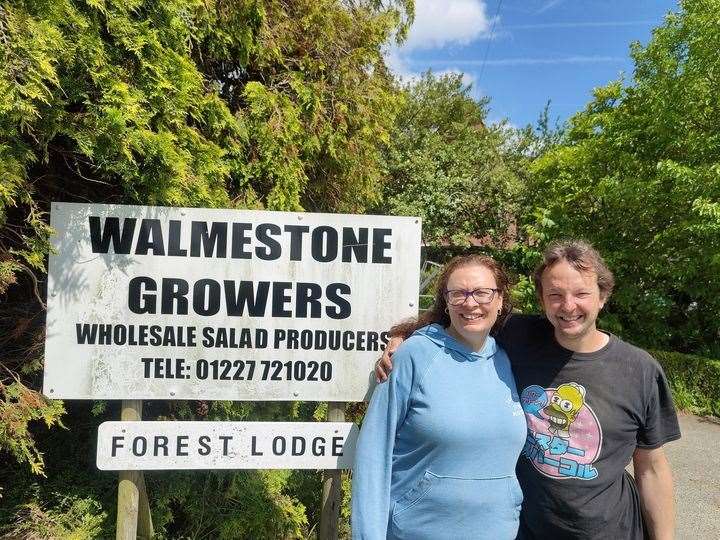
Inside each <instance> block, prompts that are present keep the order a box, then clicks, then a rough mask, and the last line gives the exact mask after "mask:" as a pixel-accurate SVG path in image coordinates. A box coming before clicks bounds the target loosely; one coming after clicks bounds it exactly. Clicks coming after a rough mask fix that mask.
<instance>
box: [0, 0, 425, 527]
mask: <svg viewBox="0 0 720 540" xmlns="http://www.w3.org/2000/svg"><path fill="white" fill-rule="evenodd" d="M412 15H413V2H412V0H391V1H390V2H385V1H379V0H353V1H340V0H300V1H296V2H282V1H279V0H238V1H224V0H209V1H199V0H167V1H162V2H161V1H157V0H123V1H119V0H26V1H22V0H7V1H4V2H2V4H0V42H1V43H2V47H0V296H2V303H1V304H0V364H1V366H0V449H1V450H2V451H3V456H4V458H5V459H8V458H9V459H13V460H16V461H19V462H21V463H28V464H30V469H31V470H32V471H33V472H34V473H40V474H43V473H44V474H47V475H48V480H47V481H46V482H42V483H40V484H38V486H37V489H29V488H28V489H25V488H26V487H28V486H31V485H32V482H33V480H32V478H25V477H24V476H23V472H22V470H20V471H19V472H18V474H17V475H15V476H14V479H13V483H12V488H13V497H14V499H13V501H14V502H15V503H18V502H23V501H27V500H29V499H28V498H31V499H33V503H34V504H35V506H34V507H33V508H39V509H40V510H41V511H38V512H36V515H38V516H43V515H44V516H51V515H52V509H51V508H50V509H49V508H48V504H54V505H55V506H56V507H58V508H60V507H63V508H80V507H82V508H94V506H93V504H91V503H89V502H88V498H87V497H88V496H89V497H91V499H92V497H95V499H96V500H98V501H100V500H101V499H102V497H103V496H104V495H105V494H106V490H105V491H103V490H104V488H101V487H99V484H97V483H96V484H94V485H95V488H96V491H95V492H93V491H92V486H93V484H92V480H91V479H85V481H79V480H78V481H77V482H75V483H67V484H64V485H65V486H66V489H68V488H67V486H70V485H75V486H79V485H80V484H83V485H86V486H88V490H89V491H88V492H86V493H84V494H83V496H82V497H80V498H78V499H77V500H75V499H73V500H70V501H65V502H64V503H62V504H56V503H51V499H52V497H50V496H49V495H48V493H49V490H50V489H51V487H50V486H55V489H58V486H60V485H63V484H62V482H59V481H58V478H60V477H61V476H62V475H65V474H69V472H68V471H67V470H65V471H61V470H60V469H61V468H62V463H57V462H52V463H51V462H50V461H49V458H48V459H45V460H44V459H43V455H42V453H43V452H45V453H46V457H48V456H50V455H54V454H53V452H51V451H50V450H52V449H54V448H55V447H54V446H53V445H54V444H56V443H55V442H54V441H55V439H54V438H56V437H60V434H58V433H57V430H51V431H50V432H46V431H45V430H43V429H41V428H39V427H38V426H37V424H33V422H36V421H44V422H45V423H46V424H47V426H53V425H56V424H57V423H58V422H59V421H60V419H61V418H62V415H63V411H64V408H63V404H62V403H61V402H49V401H47V400H45V399H44V398H43V397H42V396H41V395H40V394H39V392H38V389H39V386H40V375H41V368H42V343H43V338H44V320H43V319H44V316H43V315H44V282H45V260H46V256H47V254H48V252H49V249H50V237H51V234H52V231H51V229H50V228H49V226H48V220H47V217H48V215H47V214H48V212H49V208H50V202H51V201H53V200H63V201H78V202H103V203H136V204H152V205H168V206H204V207H235V208H266V209H273V210H303V209H307V210H323V211H355V212H362V211H363V210H364V209H365V208H366V207H367V206H368V205H370V204H374V203H376V201H377V200H378V198H379V194H380V183H381V181H382V178H383V170H382V168H381V162H380V149H379V144H380V142H382V141H387V140H389V136H390V131H391V129H392V127H393V120H394V116H395V112H396V110H397V108H398V105H399V103H400V95H399V93H398V91H397V90H396V88H395V86H394V83H393V80H392V78H391V77H390V76H389V75H388V73H387V70H386V67H385V64H384V61H383V56H382V47H383V46H384V45H385V44H387V43H388V42H389V41H390V40H392V39H402V37H403V36H404V34H405V32H406V30H407V26H408V24H409V23H410V22H411V20H412ZM101 409H102V407H97V408H96V410H101ZM109 410H110V411H111V412H115V411H114V410H113V409H112V407H111V408H110V409H109ZM199 410H202V411H203V414H199V413H198V411H199ZM312 412H313V410H312V408H310V409H308V410H306V409H303V408H298V407H297V406H294V405H289V404H287V405H286V404H273V405H271V406H270V405H268V406H265V405H257V406H255V405H253V404H224V405H220V404H213V406H211V407H210V408H209V409H208V408H207V407H205V408H198V407H197V406H196V404H177V405H171V406H169V407H168V406H167V405H165V406H163V407H159V409H158V410H154V411H153V414H154V416H156V417H157V416H158V415H164V416H166V417H198V416H200V417H203V418H205V417H209V418H217V417H225V418H235V419H247V418H252V419H255V418H259V417H265V418H280V417H283V418H288V417H292V415H295V417H298V416H297V415H299V414H301V413H302V414H305V415H311V414H312ZM79 416H82V414H81V412H79V410H76V409H75V408H73V410H72V414H70V415H67V416H66V417H65V423H66V425H68V427H69V428H70V429H71V431H70V441H72V440H73V439H72V437H78V438H79V437H84V436H88V435H87V433H85V432H83V431H82V430H81V429H80V428H78V427H77V425H76V424H75V423H74V422H73V419H74V418H75V417H79ZM97 421H98V420H97V419H95V420H90V422H91V423H92V425H93V426H94V425H95V423H97ZM33 426H34V427H33ZM31 428H32V429H31ZM33 431H34V432H36V433H38V434H40V436H41V438H40V439H35V438H33V436H32V433H33ZM63 440H64V441H65V443H66V444H68V439H66V438H64V439H63ZM69 444H70V445H71V446H73V442H70V443H69ZM76 444H77V442H76V443H75V445H76ZM66 447H67V446H66ZM75 465H76V464H75V463H73V464H71V466H75ZM88 466H89V467H90V469H89V470H90V471H92V468H93V466H92V464H88ZM48 467H50V468H51V469H52V470H50V469H49V468H48ZM94 474H96V473H94ZM230 477H231V478H230V479H229V480H228V478H227V477H223V480H222V481H223V482H226V484H223V486H225V487H222V488H221V489H213V490H211V491H210V494H209V495H208V499H207V500H206V501H205V502H206V503H207V505H208V506H210V507H212V506H213V505H214V507H215V508H218V509H219V508H225V507H226V505H227V501H228V500H230V499H233V500H234V499H239V498H242V497H247V498H248V500H250V499H251V498H252V497H256V499H255V500H256V501H258V504H257V506H256V508H258V509H259V511H264V512H265V513H264V514H263V516H264V519H265V521H264V522H265V523H267V527H268V528H267V529H263V530H261V531H260V530H258V531H257V532H256V533H253V532H252V531H251V530H250V529H247V530H243V531H244V532H242V533H241V534H242V535H243V536H246V537H253V538H257V537H263V536H265V537H274V536H277V535H285V536H297V535H298V534H300V532H301V531H306V530H307V529H308V528H309V527H311V526H312V524H311V523H308V520H307V517H306V514H305V511H304V509H303V505H302V504H301V502H299V500H298V497H301V495H298V494H297V492H295V493H289V492H287V490H286V489H285V487H283V486H285V485H286V484H287V481H288V480H287V478H285V477H284V476H283V475H282V474H281V473H267V474H260V473H257V474H254V473H250V474H245V475H240V476H237V477H236V476H233V475H230ZM218 478H219V477H216V476H214V475H213V474H212V473H210V474H208V475H206V476H202V475H197V476H196V477H194V480H193V481H192V482H190V481H188V480H187V479H185V480H183V479H182V478H180V479H179V480H177V482H176V483H174V484H173V485H172V486H170V485H168V486H166V487H167V490H168V491H167V493H168V495H167V496H165V495H163V493H158V491H159V490H160V484H157V485H156V486H157V487H158V491H156V492H155V495H157V496H158V497H159V498H160V499H162V501H160V500H156V501H155V502H157V503H158V504H159V505H160V506H159V507H160V508H163V509H165V510H166V513H165V514H164V515H163V516H157V518H158V523H160V524H168V527H170V528H172V526H173V525H172V524H173V523H180V522H181V521H182V519H180V517H179V515H180V514H181V512H180V511H179V510H178V508H180V507H181V503H182V501H183V500H184V499H183V495H182V493H186V494H187V495H186V496H187V497H190V494H191V495H192V496H193V497H194V496H195V495H196V493H197V492H198V491H197V489H200V488H203V489H204V486H207V485H213V486H215V485H219V484H218V482H220V480H219V479H218ZM165 480H167V481H168V483H173V482H174V480H173V478H171V477H168V478H166V479H165ZM193 482H197V485H195V484H193ZM213 482H216V484H213ZM23 486H24V487H23ZM7 489H10V488H9V487H7V486H6V490H7ZM59 489H62V488H59ZM173 494H175V495H173ZM151 496H153V494H152V493H151ZM7 497H8V499H10V494H9V493H8V494H7ZM172 497H174V499H173V498H172ZM63 505H64V506H63ZM25 508H26V509H27V508H28V507H25ZM105 510H109V520H112V513H113V512H114V509H112V508H107V507H106V508H105ZM24 511H25V510H24ZM185 511H186V512H190V513H192V512H195V511H199V510H198V509H197V508H196V507H193V506H188V508H187V509H186V510H185ZM0 515H1V516H0V520H1V519H4V518H6V517H7V516H6V515H2V512H0ZM225 518H226V519H227V520H229V519H230V517H229V516H227V515H225ZM261 518H262V516H260V517H258V519H261ZM47 519H51V517H48V518H47ZM222 519H223V516H222V515H221V513H220V512H215V513H212V519H205V520H204V521H203V520H200V521H197V520H192V519H191V520H190V521H192V522H193V523H195V524H196V525H195V526H197V523H203V524H204V527H205V528H204V529H203V530H200V531H198V530H194V529H193V531H192V532H193V534H194V535H195V536H196V537H201V536H202V535H211V536H212V535H213V534H215V536H214V537H217V534H216V533H217V530H220V529H222V527H225V526H226V525H227V523H225V524H223V523H221V522H219V521H218V520H222ZM228 523H229V521H228ZM95 525H96V523H95V522H93V527H95ZM174 526H175V529H173V534H174V535H176V536H183V535H185V534H189V531H190V529H188V528H186V529H183V528H182V527H181V526H180V525H177V524H176V525H174ZM170 528H169V529H168V530H170ZM271 529H272V530H271ZM212 531H215V533H213V532H212ZM23 532H24V533H25V532H27V531H23ZM228 534H229V533H228ZM238 534H240V533H238ZM226 536H227V535H226Z"/></svg>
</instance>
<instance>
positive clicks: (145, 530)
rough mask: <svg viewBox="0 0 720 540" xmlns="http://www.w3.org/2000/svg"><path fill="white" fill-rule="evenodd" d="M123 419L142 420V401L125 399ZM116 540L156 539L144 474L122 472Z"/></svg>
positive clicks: (122, 410)
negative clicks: (154, 537)
mask: <svg viewBox="0 0 720 540" xmlns="http://www.w3.org/2000/svg"><path fill="white" fill-rule="evenodd" d="M120 420H122V421H126V422H138V421H141V420H142V401H141V400H139V399H131V400H124V401H123V402H122V409H121V412H120ZM119 477H120V481H119V483H118V508H117V529H116V535H115V538H116V540H135V539H136V538H140V539H147V540H149V539H151V538H152V537H153V536H154V532H153V526H152V516H151V515H150V503H149V502H148V497H147V489H146V487H145V477H144V475H143V472H142V471H120V474H119Z"/></svg>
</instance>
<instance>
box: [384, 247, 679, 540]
mask: <svg viewBox="0 0 720 540" xmlns="http://www.w3.org/2000/svg"><path fill="white" fill-rule="evenodd" d="M534 282H535V287H536V290H537V293H538V298H539V300H540V304H541V305H542V307H543V310H544V312H545V318H540V317H535V316H522V315H513V316H511V317H510V319H509V320H508V322H507V323H506V325H505V327H504V328H503V329H502V330H501V332H500V334H499V335H498V336H497V339H498V342H499V343H500V344H501V345H502V346H503V348H504V349H505V350H506V352H507V353H508V355H509V357H510V360H511V364H512V368H513V372H514V374H515V378H516V379H517V387H518V390H519V391H520V400H521V404H522V407H523V410H524V411H525V417H526V420H527V424H528V435H527V441H526V444H525V448H524V449H523V455H522V456H521V457H520V460H519V461H518V465H517V475H518V479H519V481H520V485H521V487H522V490H523V494H524V502H523V510H522V514H521V518H520V532H519V533H518V538H521V539H545V538H548V539H552V540H563V539H580V538H582V539H605V538H607V539H630V540H636V539H637V540H641V539H643V538H648V537H650V538H653V539H661V540H664V539H671V538H673V534H674V526H675V514H674V503H673V483H672V473H671V470H670V466H669V464H668V462H667V459H666V457H665V454H664V451H663V449H662V445H663V444H665V443H666V442H669V441H672V440H675V439H678V438H679V437H680V430H679V427H678V422H677V416H676V414H675V410H674V407H673V404H672V398H671V396H670V392H669V389H668V386H667V382H666V380H665V375H664V374H663V371H662V368H661V367H660V366H659V364H658V363H657V362H656V361H655V360H654V359H653V358H652V357H651V356H650V355H649V354H647V353H646V352H645V351H643V350H641V349H638V348H636V347H634V346H632V345H630V344H628V343H625V342H624V341H622V340H621V339H619V338H617V337H616V336H614V335H611V334H608V333H606V332H603V331H601V330H598V328H597V326H596V321H597V317H598V314H599V312H600V310H601V309H602V308H603V306H604V305H605V303H606V302H607V300H608V298H609V297H610V295H611V294H612V289H613V286H614V281H613V276H612V273H611V272H610V270H609V269H608V268H607V266H606V265H605V263H604V261H603V260H602V257H600V255H599V254H598V252H597V251H596V250H595V249H594V248H593V247H592V246H590V245H589V244H587V243H586V242H582V241H575V240H572V241H565V242H558V243H555V244H552V245H550V246H549V247H548V249H547V250H546V251H545V253H544V259H543V262H542V263H541V264H540V266H539V267H538V269H537V270H536V272H535V275H534ZM403 337H407V336H403ZM399 342H400V340H399V339H393V341H392V342H391V343H390V345H389V347H388V350H387V351H386V353H385V354H384V356H383V358H381V359H380V360H379V361H378V367H377V370H376V373H377V375H378V378H379V379H384V377H385V375H386V373H387V372H388V371H389V369H391V367H392V363H391V361H390V354H391V351H392V350H394V348H396V347H397V345H398V344H399ZM630 459H632V462H633V467H634V474H635V479H634V480H633V478H632V477H631V476H630V475H628V474H627V473H626V472H625V466H626V465H627V464H628V463H629V462H630Z"/></svg>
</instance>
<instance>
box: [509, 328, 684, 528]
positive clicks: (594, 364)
mask: <svg viewBox="0 0 720 540" xmlns="http://www.w3.org/2000/svg"><path fill="white" fill-rule="evenodd" d="M498 342H500V343H501V345H502V346H503V347H504V348H505V350H506V351H507V353H508V356H509V357H510V361H511V364H512V368H513V372H514V374H515V378H516V380H517V388H518V391H519V392H520V400H521V404H522V406H523V409H524V411H525V417H526V419H527V422H528V437H527V441H526V444H525V448H524V450H523V455H522V456H521V457H520V459H519V461H518V465H517V475H518V479H519V480H520V485H521V486H522V490H523V494H524V499H525V501H524V503H523V510H522V514H521V517H520V532H519V534H518V538H522V539H541V538H542V539H545V538H552V539H553V540H565V539H593V540H600V539H612V540H617V539H623V540H625V539H627V540H635V539H642V538H644V537H645V526H644V523H643V519H642V513H641V508H640V501H639V496H638V492H637V488H636V486H635V483H634V481H633V479H632V477H630V475H628V474H627V473H626V472H625V467H626V466H627V464H628V463H629V462H630V460H631V459H632V455H633V452H634V451H635V449H636V448H657V447H659V446H662V445H663V444H664V443H666V442H668V441H672V440H675V439H678V438H679V437H680V428H679V426H678V421H677V415H676V414H675V409H674V406H673V403H672V397H671V395H670V390H669V388H668V385H667V381H666V379H665V375H664V373H663V371H662V368H661V367H660V365H659V364H658V363H657V361H655V360H654V359H653V358H652V357H651V356H650V355H649V354H648V353H647V352H645V351H643V350H642V349H639V348H637V347H634V346H632V345H630V344H628V343H625V342H624V341H622V340H621V339H619V338H617V337H616V336H614V335H610V340H609V342H608V344H607V345H606V346H605V347H603V348H602V349H600V350H599V351H596V352H593V353H574V352H573V351H569V350H567V349H565V348H563V347H561V346H560V345H558V343H557V342H556V341H555V338H554V335H553V328H552V326H551V325H550V323H549V322H548V321H547V320H545V319H543V318H540V317H536V316H523V315H519V316H518V315H513V316H512V317H511V318H510V320H509V321H508V322H507V323H506V325H505V327H504V328H503V330H502V331H501V333H500V335H499V336H498Z"/></svg>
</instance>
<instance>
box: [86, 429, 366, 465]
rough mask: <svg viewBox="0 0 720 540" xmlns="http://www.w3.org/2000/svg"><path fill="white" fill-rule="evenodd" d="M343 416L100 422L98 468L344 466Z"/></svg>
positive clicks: (347, 437)
mask: <svg viewBox="0 0 720 540" xmlns="http://www.w3.org/2000/svg"><path fill="white" fill-rule="evenodd" d="M357 435H358V428H357V426H355V425H354V424H352V423H349V422H104V423H102V424H100V428H99V430H98V445H97V466H98V468H99V469H102V470H125V471H129V470H160V469H348V468H350V467H352V463H353V458H354V455H355V444H356V442H357Z"/></svg>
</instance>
